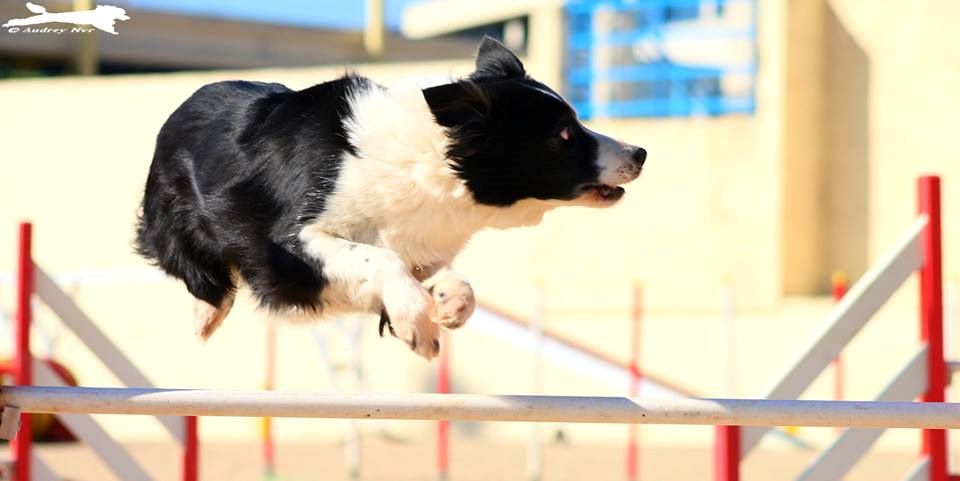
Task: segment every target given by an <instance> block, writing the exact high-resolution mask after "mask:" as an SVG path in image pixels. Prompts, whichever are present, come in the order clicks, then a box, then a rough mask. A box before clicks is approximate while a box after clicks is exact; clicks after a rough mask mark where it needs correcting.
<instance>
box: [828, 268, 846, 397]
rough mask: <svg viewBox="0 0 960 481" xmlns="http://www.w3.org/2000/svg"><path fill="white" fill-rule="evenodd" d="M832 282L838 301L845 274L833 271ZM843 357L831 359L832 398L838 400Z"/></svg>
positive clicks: (841, 296) (842, 379)
mask: <svg viewBox="0 0 960 481" xmlns="http://www.w3.org/2000/svg"><path fill="white" fill-rule="evenodd" d="M831 282H832V284H833V301H834V302H840V299H843V296H845V295H846V294H847V276H846V274H844V273H843V272H835V273H834V274H833V278H832V279H831ZM844 384H845V382H844V372H843V358H842V357H840V355H839V354H837V357H835V358H834V359H833V398H834V399H836V400H837V401H840V400H842V399H843V397H844V389H843V388H844Z"/></svg>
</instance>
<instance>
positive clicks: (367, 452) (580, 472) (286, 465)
mask: <svg viewBox="0 0 960 481" xmlns="http://www.w3.org/2000/svg"><path fill="white" fill-rule="evenodd" d="M362 446H363V459H364V460H365V461H364V463H363V467H362V476H361V479H363V480H371V481H372V480H378V481H379V480H384V481H428V480H429V481H432V480H435V479H436V476H435V474H434V473H435V471H434V463H435V456H434V452H435V451H434V450H435V447H434V445H433V443H432V442H427V443H400V442H391V441H386V440H380V439H364V441H363V445H362ZM128 447H129V448H130V449H131V451H132V452H133V453H134V454H135V456H136V457H137V458H138V459H139V460H141V461H142V462H143V463H144V465H145V467H146V468H147V469H148V470H149V472H150V473H152V474H154V475H155V479H157V481H166V480H170V481H174V480H177V479H179V478H180V469H181V467H180V459H179V456H180V454H179V449H178V448H177V447H175V446H174V445H170V444H132V445H129V446H128ZM41 453H42V456H43V458H44V459H45V460H47V462H49V463H51V465H52V466H54V469H56V470H57V471H58V472H59V473H61V474H62V475H64V476H66V477H67V478H68V479H69V480H71V481H107V480H111V479H116V478H115V477H114V476H113V475H112V474H110V472H109V470H108V469H107V468H106V467H105V466H104V465H103V464H102V463H100V462H99V461H98V460H96V458H95V457H94V456H93V455H92V454H90V453H89V452H88V451H87V450H86V449H85V448H83V447H81V446H79V445H76V444H61V445H43V447H42V448H41ZM815 454H816V453H814V452H812V451H786V452H756V453H754V454H753V455H751V457H750V458H749V460H748V461H747V463H746V464H745V465H744V467H743V479H745V480H747V481H757V480H781V479H784V480H785V479H793V478H794V477H795V476H796V475H797V473H798V472H799V471H800V470H801V469H802V468H803V466H804V465H805V462H807V461H809V460H810V459H812V457H813V456H815ZM710 456H711V453H710V451H709V450H708V449H704V448H645V449H644V450H643V451H642V458H641V478H640V479H642V480H644V481H677V480H696V481H700V480H709V479H711V478H712V472H711V465H710ZM915 461H916V458H915V457H914V456H911V455H910V454H909V453H884V452H873V453H872V454H870V455H869V456H868V457H867V458H865V459H864V460H863V461H862V462H861V463H860V464H859V465H858V466H857V467H856V468H855V469H854V471H853V472H852V473H851V474H850V475H849V476H847V477H845V478H844V479H845V480H846V481H868V480H869V481H880V480H886V479H889V480H898V479H901V478H902V477H903V474H904V473H905V472H906V471H907V470H908V469H909V467H910V466H911V465H912V464H913V463H914V462H915ZM450 465H451V470H450V477H449V479H450V481H492V480H497V481H499V480H518V481H523V480H525V479H526V451H525V448H524V446H522V445H507V444H492V443H484V442H479V441H475V440H461V439H455V440H454V444H453V448H452V452H451V461H450ZM623 465H624V463H623V447H622V446H596V445H594V446H580V445H563V444H553V445H548V446H546V448H545V450H544V466H545V468H544V478H543V481H581V480H585V481H603V480H623V479H624V478H625V477H624V474H623V473H624V470H623ZM201 479H202V480H203V481H260V480H263V479H264V476H263V472H262V465H261V455H260V448H259V446H257V445H254V444H210V443H207V444H205V445H204V446H203V451H202V454H201ZM274 479H275V480H276V481H307V480H323V481H339V480H344V481H346V480H348V479H349V477H348V473H347V470H346V468H345V466H344V450H343V446H342V445H333V444H328V445H322V444H310V445H304V444H282V445H278V446H277V476H276V477H275V478H274Z"/></svg>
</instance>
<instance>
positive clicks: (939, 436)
mask: <svg viewBox="0 0 960 481" xmlns="http://www.w3.org/2000/svg"><path fill="white" fill-rule="evenodd" d="M917 203H918V207H919V212H920V214H922V215H926V216H927V222H928V223H927V228H926V229H925V230H924V231H923V237H922V246H923V264H922V265H921V267H920V339H921V341H923V342H925V343H926V344H927V391H926V392H925V393H923V395H922V396H921V397H920V400H921V401H922V402H943V401H944V399H945V396H944V393H945V392H946V388H947V364H946V361H945V360H944V358H943V272H942V264H941V262H942V258H941V255H942V249H941V229H940V177H937V176H924V177H921V178H920V180H919V182H918V202H917ZM921 452H922V454H923V455H924V456H925V457H927V459H928V460H929V473H930V481H948V479H949V476H948V473H947V432H946V430H943V429H924V430H923V439H922V447H921Z"/></svg>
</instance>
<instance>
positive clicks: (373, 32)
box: [363, 0, 386, 60]
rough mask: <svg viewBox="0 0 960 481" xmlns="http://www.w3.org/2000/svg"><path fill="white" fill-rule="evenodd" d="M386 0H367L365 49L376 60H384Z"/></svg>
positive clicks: (364, 34)
mask: <svg viewBox="0 0 960 481" xmlns="http://www.w3.org/2000/svg"><path fill="white" fill-rule="evenodd" d="M383 1H384V0H367V2H366V9H367V11H366V16H365V18H366V25H365V26H364V29H363V48H364V49H366V51H367V55H369V56H370V58H372V59H374V60H380V59H382V58H383V52H384V49H383V47H384V40H383V39H384V36H385V35H386V32H385V29H384V26H383V23H384V9H383Z"/></svg>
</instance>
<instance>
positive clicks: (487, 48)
mask: <svg viewBox="0 0 960 481" xmlns="http://www.w3.org/2000/svg"><path fill="white" fill-rule="evenodd" d="M526 75H527V72H526V71H525V70H524V69H523V64H522V63H520V59H519V58H517V56H516V55H514V54H513V52H511V51H510V49H508V48H507V47H505V46H504V45H503V44H502V43H500V42H498V41H496V40H494V39H492V38H490V37H486V36H484V37H483V40H481V41H480V48H479V49H478V50H477V68H476V71H475V72H474V73H473V74H472V75H470V78H471V79H474V80H483V79H502V78H517V77H524V76H526Z"/></svg>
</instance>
